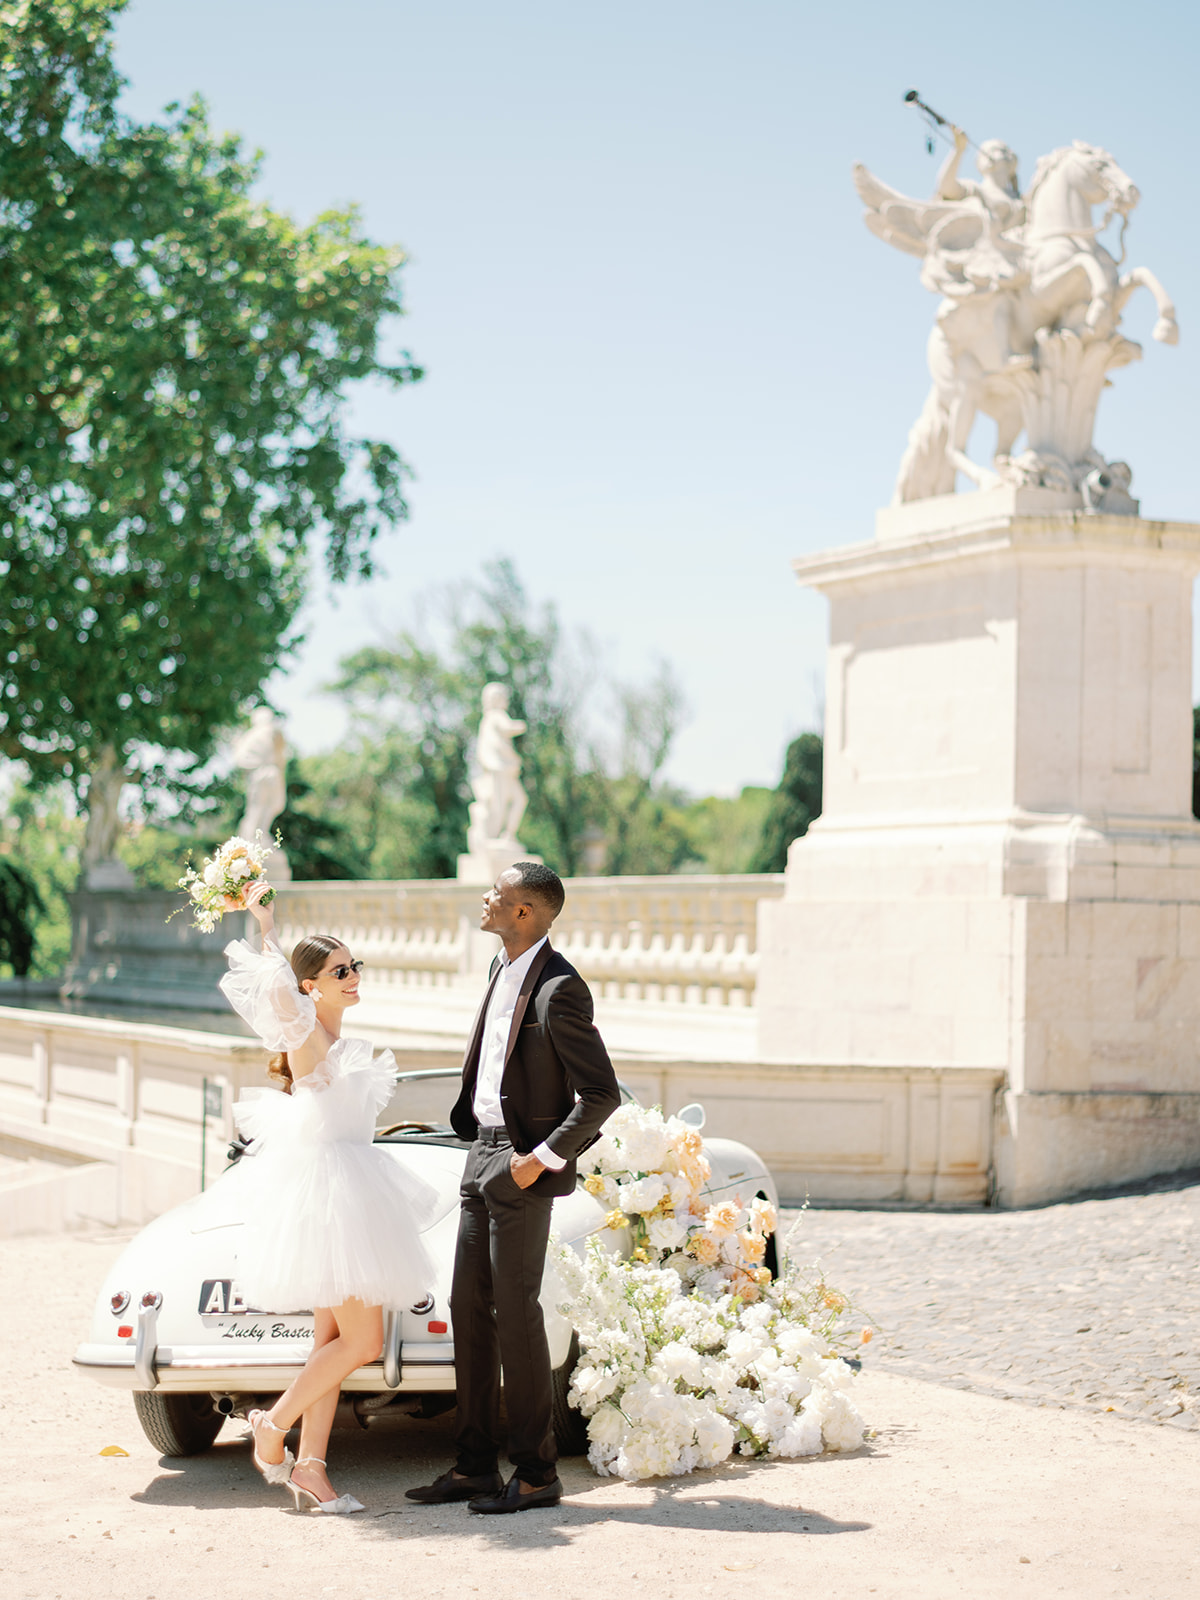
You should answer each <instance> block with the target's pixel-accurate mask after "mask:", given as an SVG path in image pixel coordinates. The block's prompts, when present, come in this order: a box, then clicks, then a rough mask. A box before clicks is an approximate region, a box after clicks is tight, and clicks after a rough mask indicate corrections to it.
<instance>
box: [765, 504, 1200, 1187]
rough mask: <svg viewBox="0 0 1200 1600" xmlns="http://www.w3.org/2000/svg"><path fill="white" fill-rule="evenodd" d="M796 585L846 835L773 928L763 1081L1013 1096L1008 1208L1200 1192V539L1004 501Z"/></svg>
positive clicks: (828, 818)
mask: <svg viewBox="0 0 1200 1600" xmlns="http://www.w3.org/2000/svg"><path fill="white" fill-rule="evenodd" d="M796 571H797V574H798V576H799V577H800V578H801V580H802V581H803V582H805V583H809V584H811V585H812V586H813V587H815V588H818V589H820V590H821V591H822V592H824V593H825V594H827V595H828V596H829V599H830V602H831V624H830V649H829V668H828V680H827V713H826V734H825V791H824V814H823V815H822V817H821V818H820V819H819V821H818V822H817V823H815V824H814V826H813V828H812V829H811V830H810V831H809V833H808V834H807V835H806V837H805V838H803V839H798V840H797V841H796V842H795V843H794V844H793V845H792V847H791V851H790V853H789V858H788V869H787V878H786V889H785V894H784V898H783V899H782V900H781V901H776V902H767V903H764V904H763V905H762V907H761V910H760V926H759V951H760V972H759V985H758V1004H759V1016H760V1051H761V1055H762V1057H763V1059H764V1060H767V1061H776V1062H797V1063H804V1064H819V1065H822V1066H839V1065H840V1066H851V1067H897V1068H903V1069H906V1070H911V1069H914V1068H924V1067H938V1068H943V1069H944V1068H948V1067H949V1068H954V1067H961V1068H972V1069H977V1068H980V1067H991V1068H999V1069H1001V1070H1002V1071H1003V1072H1004V1074H1005V1079H1004V1081H1005V1085H1006V1087H1005V1090H1004V1093H1003V1096H1002V1103H1001V1104H1000V1105H999V1106H998V1108H997V1121H996V1124H995V1127H994V1130H993V1148H994V1168H995V1171H994V1188H995V1193H996V1196H997V1198H998V1199H999V1200H1000V1201H1001V1203H1005V1204H1013V1205H1021V1204H1030V1203H1037V1202H1039V1201H1044V1200H1048V1199H1051V1198H1054V1197H1055V1196H1058V1195H1062V1194H1067V1193H1071V1192H1073V1191H1078V1190H1080V1189H1084V1188H1089V1187H1098V1186H1103V1185H1110V1184H1116V1183H1121V1182H1125V1181H1130V1180H1133V1179H1136V1178H1139V1177H1143V1176H1147V1175H1149V1174H1151V1173H1155V1172H1163V1171H1170V1170H1173V1169H1177V1168H1180V1167H1185V1166H1190V1165H1200V825H1197V823H1196V822H1195V821H1194V820H1193V819H1192V816H1191V784H1192V712H1191V599H1192V583H1193V578H1194V576H1195V574H1196V572H1197V571H1200V526H1197V525H1194V524H1181V523H1163V522H1148V521H1144V520H1142V519H1140V518H1136V517H1129V516H1106V515H1090V514H1085V513H1083V512H1082V510H1081V509H1080V508H1079V501H1078V499H1077V498H1076V497H1073V496H1069V495H1058V494H1054V493H1052V492H1050V491H1047V490H1014V489H999V490H993V491H986V492H980V493H977V494H969V495H960V496H950V495H947V496H942V497H938V498H935V499H931V500H927V501H923V502H916V503H913V504H909V505H906V506H902V507H899V508H898V509H897V510H896V511H894V512H881V513H880V514H879V519H878V526H877V535H876V538H875V540H874V541H873V542H871V543H870V544H866V545H858V546H853V547H850V548H848V549H843V550H839V551H833V552H829V553H827V554H824V555H820V556H814V557H811V558H808V559H805V560H802V561H799V562H797V563H796ZM952 1165H953V1163H952V1162H951V1166H952ZM946 1197H947V1198H949V1195H947V1196H946Z"/></svg>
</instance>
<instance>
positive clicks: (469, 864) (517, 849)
mask: <svg viewBox="0 0 1200 1600" xmlns="http://www.w3.org/2000/svg"><path fill="white" fill-rule="evenodd" d="M541 859H542V858H541V856H534V855H530V853H529V851H528V850H526V849H525V848H524V846H523V845H522V844H521V842H520V840H519V839H487V840H484V841H483V842H482V843H481V844H478V845H476V847H475V849H473V850H469V851H468V852H467V853H466V854H465V855H461V856H459V858H458V874H457V876H458V881H459V883H477V884H479V886H480V887H481V888H484V889H487V888H490V887H491V885H492V884H493V883H495V881H496V879H497V878H498V877H499V876H500V874H501V873H502V872H507V871H508V869H509V867H511V866H513V865H514V863H516V862H518V861H540V860H541Z"/></svg>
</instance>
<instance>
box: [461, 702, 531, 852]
mask: <svg viewBox="0 0 1200 1600" xmlns="http://www.w3.org/2000/svg"><path fill="white" fill-rule="evenodd" d="M524 732H525V724H524V723H523V722H520V721H518V719H517V718H516V717H510V716H509V714H508V690H507V689H506V688H505V687H504V685H503V684H502V683H489V684H487V685H486V686H485V688H484V691H483V716H482V717H481V719H480V722H479V737H478V739H477V741H476V745H475V771H474V773H473V775H472V780H471V787H472V789H473V790H474V795H475V798H474V799H473V800H472V801H471V806H470V811H469V815H470V822H469V823H468V825H467V853H466V855H462V856H459V858H458V877H459V881H460V882H462V883H488V884H490V883H494V882H495V880H496V878H497V876H498V875H499V874H500V873H501V872H503V871H504V870H505V869H506V868H507V867H511V866H512V864H513V862H514V861H536V860H537V859H538V857H537V856H531V855H530V854H529V852H528V851H527V850H525V849H524V848H523V847H522V845H521V843H520V841H519V839H518V838H517V829H518V828H519V827H520V826H521V818H522V817H523V816H524V815H525V807H526V806H527V805H528V803H529V801H528V796H527V795H526V793H525V790H524V789H523V788H522V787H521V758H520V756H519V755H518V754H517V752H516V749H515V747H514V745H513V740H514V739H515V738H517V737H518V736H519V735H520V734H522V733H524Z"/></svg>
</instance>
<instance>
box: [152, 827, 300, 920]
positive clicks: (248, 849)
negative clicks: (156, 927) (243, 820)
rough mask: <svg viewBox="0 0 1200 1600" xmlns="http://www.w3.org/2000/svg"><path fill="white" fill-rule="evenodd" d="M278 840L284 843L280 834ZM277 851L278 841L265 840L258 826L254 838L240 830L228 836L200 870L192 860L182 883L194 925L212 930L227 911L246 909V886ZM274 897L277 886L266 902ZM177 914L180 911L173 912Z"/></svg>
mask: <svg viewBox="0 0 1200 1600" xmlns="http://www.w3.org/2000/svg"><path fill="white" fill-rule="evenodd" d="M275 844H276V845H279V844H281V840H280V838H279V835H278V834H276V836H275ZM274 853H275V845H270V844H266V843H264V841H263V836H262V830H261V829H258V830H256V832H255V835H254V839H253V842H251V841H249V840H247V839H242V838H239V837H238V836H237V835H236V834H235V835H234V837H233V838H232V839H226V841H225V843H224V844H223V845H222V846H221V848H220V849H219V850H218V851H217V852H216V854H215V855H212V856H206V857H205V859H204V862H203V863H202V865H201V867H200V870H199V871H197V870H196V868H195V867H193V866H192V865H190V863H189V865H188V868H187V870H186V871H185V873H184V875H183V877H182V878H180V879H179V887H180V888H181V889H186V890H187V893H188V901H189V904H190V909H191V911H192V926H193V927H196V928H202V929H203V930H204V932H205V933H211V932H212V931H213V929H214V928H215V927H216V925H217V923H218V922H220V920H221V918H222V917H223V916H224V915H225V913H226V912H227V911H242V910H244V909H245V905H246V901H245V893H246V890H247V889H248V888H249V886H250V885H251V884H252V883H257V882H258V880H259V879H260V878H262V877H263V876H264V875H265V873H266V865H267V860H268V858H269V857H270V856H272V855H274ZM274 898H275V891H274V889H271V890H268V892H267V893H266V894H265V895H264V896H263V904H264V905H269V904H270V902H271V901H272V900H273V899H274ZM179 909H180V910H185V909H187V908H186V907H183V906H181V907H180V908H179ZM177 915H178V912H174V911H173V912H172V913H171V916H177ZM170 920H171V918H170V917H168V918H167V921H168V922H169V921H170Z"/></svg>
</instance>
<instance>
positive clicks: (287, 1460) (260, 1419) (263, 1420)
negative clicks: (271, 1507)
mask: <svg viewBox="0 0 1200 1600" xmlns="http://www.w3.org/2000/svg"><path fill="white" fill-rule="evenodd" d="M246 1420H247V1422H248V1423H249V1424H250V1432H251V1434H252V1436H253V1443H252V1444H251V1446H250V1456H251V1459H252V1460H253V1462H254V1465H255V1466H256V1467H257V1468H258V1470H259V1471H260V1472H261V1473H262V1475H263V1477H264V1478H265V1479H266V1480H267V1482H268V1483H283V1484H286V1483H287V1482H288V1480H289V1478H290V1477H291V1475H292V1468H293V1467H294V1466H295V1465H296V1458H295V1456H294V1455H293V1454H292V1452H291V1451H290V1450H289V1449H288V1448H287V1447H286V1445H285V1446H284V1451H283V1460H282V1461H264V1460H263V1458H262V1457H261V1456H260V1455H259V1453H258V1430H259V1429H260V1428H270V1430H271V1432H272V1433H282V1434H286V1433H287V1429H286V1428H277V1427H276V1426H275V1424H274V1423H273V1422H272V1421H271V1419H270V1417H269V1416H268V1415H267V1413H266V1412H265V1411H252V1412H251V1413H250V1415H249V1416H248V1417H247V1418H246Z"/></svg>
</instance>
